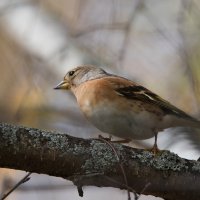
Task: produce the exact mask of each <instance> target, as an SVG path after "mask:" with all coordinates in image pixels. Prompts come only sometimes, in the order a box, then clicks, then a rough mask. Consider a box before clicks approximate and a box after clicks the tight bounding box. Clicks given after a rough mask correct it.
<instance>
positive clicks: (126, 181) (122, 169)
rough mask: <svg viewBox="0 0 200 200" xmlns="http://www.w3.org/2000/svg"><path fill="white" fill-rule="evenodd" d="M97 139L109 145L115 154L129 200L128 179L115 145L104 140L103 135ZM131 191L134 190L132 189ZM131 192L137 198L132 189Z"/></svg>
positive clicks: (129, 199)
mask: <svg viewBox="0 0 200 200" xmlns="http://www.w3.org/2000/svg"><path fill="white" fill-rule="evenodd" d="M99 139H100V140H101V141H103V142H105V143H106V144H108V145H109V146H110V147H111V149H112V150H113V152H114V153H115V156H116V158H117V160H118V162H119V166H120V168H121V171H122V174H123V177H124V181H125V184H126V187H127V194H128V200H131V195H130V189H129V186H128V180H127V176H126V172H125V170H124V166H123V164H122V162H121V161H120V156H119V154H118V152H117V150H116V149H115V147H114V146H113V144H112V143H111V142H109V141H107V140H105V139H104V138H103V137H100V138H99ZM132 191H134V190H133V189H132ZM133 193H134V195H135V199H137V194H136V192H135V191H134V192H133Z"/></svg>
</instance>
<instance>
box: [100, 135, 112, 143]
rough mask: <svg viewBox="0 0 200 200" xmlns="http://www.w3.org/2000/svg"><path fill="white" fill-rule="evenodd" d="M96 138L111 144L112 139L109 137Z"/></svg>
mask: <svg viewBox="0 0 200 200" xmlns="http://www.w3.org/2000/svg"><path fill="white" fill-rule="evenodd" d="M98 138H99V139H101V140H106V141H108V142H111V139H112V137H111V136H109V137H103V136H102V135H98Z"/></svg>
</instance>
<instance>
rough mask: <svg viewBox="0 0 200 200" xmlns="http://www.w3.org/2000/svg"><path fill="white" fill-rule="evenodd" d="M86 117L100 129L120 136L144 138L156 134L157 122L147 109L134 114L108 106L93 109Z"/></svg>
mask: <svg viewBox="0 0 200 200" xmlns="http://www.w3.org/2000/svg"><path fill="white" fill-rule="evenodd" d="M83 112H84V111H83ZM86 117H87V118H88V120H89V121H90V122H91V123H92V124H93V125H95V126H96V127H97V128H98V129H99V130H101V131H103V132H105V133H108V134H111V135H115V136H117V137H120V138H125V139H136V140H137V139H138V140H142V139H148V138H151V137H153V136H154V135H155V132H154V127H155V122H154V121H152V120H153V119H152V116H149V114H148V113H145V111H142V112H140V113H138V114H133V113H132V112H130V111H129V110H125V111H119V110H116V107H115V108H112V106H106V107H103V109H102V107H101V109H96V110H94V109H93V111H92V112H91V113H90V115H86Z"/></svg>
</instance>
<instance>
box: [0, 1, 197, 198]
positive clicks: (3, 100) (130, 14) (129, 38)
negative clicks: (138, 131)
mask: <svg viewBox="0 0 200 200" xmlns="http://www.w3.org/2000/svg"><path fill="white" fill-rule="evenodd" d="M81 64H94V65H97V66H99V67H102V68H104V69H106V70H107V71H108V72H111V73H115V74H118V75H121V76H125V77H127V78H129V79H131V80H134V81H137V82H138V83H140V84H142V85H144V86H145V87H147V88H148V89H150V90H152V91H154V92H156V93H157V94H159V95H160V96H161V97H163V98H165V99H166V100H168V101H170V102H171V103H173V104H174V105H176V106H177V107H179V108H181V109H182V110H184V111H186V112H187V113H189V114H190V115H192V116H194V117H197V118H200V115H199V114H200V66H199V65H200V2H199V1H197V0H168V1H164V0H162V1H161V0H101V1H98V0H58V1H54V0H0V113H1V114H0V121H1V122H8V123H12V124H20V125H24V126H30V127H37V128H42V129H47V130H56V131H62V132H65V133H68V134H70V135H74V136H77V137H84V138H89V137H97V135H98V134H99V133H100V131H98V130H97V129H95V128H94V127H93V126H92V125H91V124H89V123H88V122H87V121H86V120H85V119H84V117H83V115H82V114H81V113H80V111H79V109H78V107H77V104H76V101H75V98H74V97H73V96H72V94H70V93H67V92H63V91H55V90H53V87H54V86H56V85H57V84H58V83H59V82H60V81H61V80H62V79H63V77H64V75H65V73H66V72H67V71H68V70H69V69H71V68H73V67H74V66H77V65H81ZM148 144H151V145H152V144H153V139H151V140H148V141H144V142H143V144H142V145H148ZM133 145H134V143H133ZM158 145H159V147H160V148H161V149H169V150H170V151H173V152H175V153H177V154H178V155H180V156H181V157H184V158H189V159H198V157H199V152H200V151H199V150H200V131H198V130H192V129H183V128H177V129H169V130H166V131H165V132H164V133H160V134H159V139H158ZM58 167H59V166H58ZM24 175H25V172H21V171H16V170H8V169H0V194H3V193H4V192H5V191H6V190H7V189H9V188H10V187H11V186H12V185H14V184H15V183H16V182H17V181H19V179H20V178H21V177H23V176H24ZM111 195H112V198H113V199H116V200H118V199H127V192H126V191H121V190H118V189H113V188H95V187H85V188H84V197H83V198H81V197H79V196H78V192H77V190H76V188H75V187H74V186H73V184H72V183H71V182H69V181H66V180H64V179H61V178H55V177H50V176H46V175H37V174H33V175H31V180H30V181H29V182H27V183H25V184H24V185H22V186H21V187H20V188H19V189H17V190H16V191H15V192H14V193H12V194H11V195H10V196H9V197H8V199H16V200H17V199H21V200H23V199H28V198H29V199H38V200H40V199H58V200H64V199H72V198H73V199H77V200H79V199H83V200H84V199H85V200H86V199H87V200H92V199H94V198H95V199H98V198H99V199H105V200H108V199H110V198H111ZM133 199H134V198H133ZM140 199H141V200H145V199H159V198H155V197H150V196H148V197H147V196H142V197H141V198H140Z"/></svg>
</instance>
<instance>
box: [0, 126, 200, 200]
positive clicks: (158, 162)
mask: <svg viewBox="0 0 200 200" xmlns="http://www.w3.org/2000/svg"><path fill="white" fill-rule="evenodd" d="M0 135H1V137H0V166H1V167H4V168H13V169H20V170H26V171H30V172H36V173H45V174H49V175H52V176H59V177H63V178H65V179H68V180H71V181H73V183H74V184H75V185H77V186H78V187H79V188H82V186H87V185H93V186H99V187H116V188H120V189H126V184H125V183H124V177H123V175H122V174H121V168H120V166H119V162H118V160H117V159H116V156H115V154H114V152H113V150H112V149H111V148H110V146H108V144H106V143H104V142H102V141H100V140H97V139H96V140H95V139H88V140H86V139H81V138H75V137H71V136H69V135H64V134H59V133H55V132H48V131H43V130H39V129H33V128H25V127H19V126H13V125H8V124H1V125H0ZM113 146H114V147H115V149H116V151H117V152H118V154H119V155H120V158H121V161H122V162H123V166H124V169H125V171H126V175H127V182H128V184H129V185H128V186H129V187H131V188H134V190H135V191H136V192H137V193H139V194H140V193H141V192H142V191H143V193H144V194H151V195H154V196H159V197H162V198H165V199H177V200H178V199H185V200H187V199H190V200H192V199H199V198H200V191H199V187H200V181H199V178H200V164H199V162H198V161H190V160H186V159H182V158H180V157H178V156H177V155H175V154H173V153H170V152H168V151H164V152H163V153H162V154H161V155H159V156H156V157H154V155H153V154H152V153H150V152H148V151H145V150H140V149H133V148H130V147H126V146H123V145H121V144H113ZM30 163H31V164H30ZM149 184H150V185H149Z"/></svg>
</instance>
